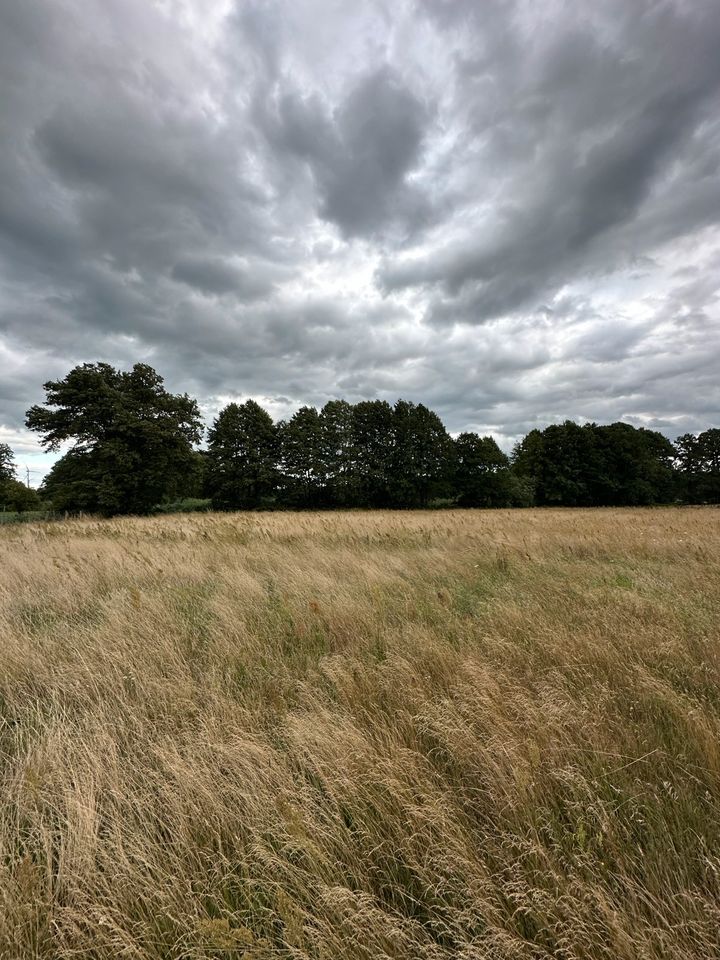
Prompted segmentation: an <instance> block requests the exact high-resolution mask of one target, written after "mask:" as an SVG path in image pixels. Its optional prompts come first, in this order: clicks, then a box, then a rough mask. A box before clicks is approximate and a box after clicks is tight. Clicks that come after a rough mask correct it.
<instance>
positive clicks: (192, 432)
mask: <svg viewBox="0 0 720 960" xmlns="http://www.w3.org/2000/svg"><path fill="white" fill-rule="evenodd" d="M45 390H46V392H47V406H45V407H42V406H35V407H32V408H31V409H30V410H29V411H28V414H27V425H28V426H29V427H30V428H31V429H33V430H37V431H38V432H39V433H41V434H42V438H43V443H44V445H45V446H46V447H48V448H49V449H50V450H57V449H59V448H60V447H61V446H62V445H64V444H66V443H71V444H72V446H71V447H70V449H69V450H68V451H67V453H65V455H64V456H63V457H61V458H60V460H58V462H57V463H56V464H55V465H54V467H53V468H52V470H51V471H50V474H49V475H48V477H47V478H46V480H45V483H44V486H43V489H42V491H41V492H42V493H43V495H44V496H45V498H46V499H47V500H48V501H49V502H50V503H51V504H52V507H53V509H55V510H56V511H73V512H75V511H85V512H91V513H93V512H97V513H104V514H116V513H147V512H149V511H151V510H158V509H162V510H169V509H172V506H171V505H172V504H173V503H177V502H179V501H181V500H182V499H183V498H194V500H195V501H197V502H198V503H203V504H204V503H206V502H209V503H211V505H212V507H213V508H215V509H219V510H247V509H258V508H266V509H268V508H269V509H274V508H287V507H290V508H295V509H301V508H331V507H346V508H352V507H394V508H411V507H428V506H431V505H458V506H462V507H514V506H521V507H528V506H535V505H537V506H570V507H588V506H644V505H651V504H659V503H676V502H690V503H718V502H720V430H718V429H710V430H706V431H705V432H704V433H701V434H699V435H698V436H694V435H692V434H686V435H684V436H682V437H679V438H678V440H677V444H676V445H675V446H674V445H673V444H672V443H671V442H670V441H669V440H668V439H667V438H666V437H665V436H663V435H662V434H661V433H658V432H656V431H654V430H647V429H644V428H640V429H638V428H636V427H633V426H631V425H630V424H627V423H612V424H607V425H598V424H595V423H586V424H583V425H580V424H577V423H574V422H573V421H571V420H566V421H565V422H564V423H561V424H552V425H551V426H549V427H546V428H545V429H544V430H531V431H530V433H528V434H527V436H526V437H524V439H523V440H522V441H521V442H520V443H519V444H517V446H516V447H515V449H514V451H513V453H512V455H511V456H507V455H506V454H505V453H503V451H502V450H501V449H500V448H499V447H498V445H497V443H496V441H495V440H494V439H493V438H492V437H481V436H479V435H477V434H475V433H470V432H466V433H461V434H460V435H459V436H458V437H456V438H454V439H453V437H451V436H450V434H449V433H448V432H447V430H446V429H445V426H444V425H443V423H442V421H441V420H440V418H439V417H438V415H437V414H436V413H434V412H433V411H432V410H429V409H428V408H427V407H426V406H424V405H423V404H422V403H417V404H416V403H411V402H410V401H407V400H398V401H397V403H395V405H394V406H391V405H390V404H389V403H387V401H385V400H366V401H362V402H360V403H356V404H350V403H348V402H347V401H345V400H331V401H330V402H328V403H326V404H325V406H324V407H323V408H322V409H321V410H317V409H316V408H315V407H309V406H304V407H301V408H300V409H299V410H297V411H296V412H295V413H294V414H293V416H292V417H291V418H290V419H289V420H287V421H281V422H280V423H277V424H276V423H274V422H273V420H272V418H271V417H270V415H269V414H268V413H267V411H265V410H263V408H262V407H261V406H259V404H257V403H256V402H255V401H254V400H248V401H246V402H245V403H243V404H238V403H230V404H228V406H226V407H225V408H224V409H223V410H221V411H220V413H219V414H218V416H217V417H216V419H215V420H214V422H213V424H212V426H211V427H210V429H209V432H208V445H207V450H198V449H195V446H196V445H197V444H198V443H199V441H200V437H201V433H202V429H201V426H200V417H199V413H198V407H197V403H196V401H195V400H193V399H191V398H190V397H188V396H187V394H183V395H177V396H175V395H172V394H170V393H168V392H167V391H166V390H165V389H164V387H163V380H162V377H160V376H159V375H158V374H157V373H156V372H155V371H154V370H153V369H152V368H151V367H149V366H147V365H145V364H136V365H135V366H134V367H133V369H132V370H131V371H130V372H122V371H119V370H115V369H114V368H113V367H111V366H109V365H108V364H105V363H95V364H84V365H83V366H80V367H75V369H73V370H71V371H70V373H69V374H68V375H67V377H66V378H65V379H64V380H61V381H56V382H50V383H46V384H45ZM3 497H4V500H3V499H2V498H3ZM202 498H206V499H205V500H203V499H202ZM189 502H193V500H192V499H191V500H190V501H189ZM3 504H5V509H6V510H31V509H36V508H37V505H38V504H37V496H36V494H35V493H34V491H28V490H27V489H26V488H25V487H23V486H22V485H21V484H19V483H18V481H16V480H15V479H14V467H13V463H12V453H11V451H10V448H9V447H7V446H5V445H1V444H0V509H2V508H3Z"/></svg>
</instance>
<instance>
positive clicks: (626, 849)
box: [0, 509, 720, 960]
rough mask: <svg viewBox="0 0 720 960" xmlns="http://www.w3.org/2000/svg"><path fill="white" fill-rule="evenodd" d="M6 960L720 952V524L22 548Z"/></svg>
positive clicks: (147, 530) (99, 537)
mask: <svg viewBox="0 0 720 960" xmlns="http://www.w3.org/2000/svg"><path fill="white" fill-rule="evenodd" d="M0 570H1V572H2V573H1V577H0V777H1V790H2V799H1V806H0V957H2V958H3V960H5V958H10V960H15V958H17V960H21V958H40V960H49V958H76V957H83V958H108V960H109V958H117V957H128V958H152V960H160V958H188V960H190V958H193V960H196V958H198V960H199V958H210V957H212V958H219V957H222V958H230V957H245V958H248V960H262V958H271V957H286V958H295V960H304V958H308V960H309V958H317V960H343V958H347V960H351V958H352V960H358V958H359V960H363V958H365V960H377V958H423V960H441V958H462V960H471V958H478V960H479V958H498V960H499V958H503V960H504V958H508V960H510V958H542V957H548V958H549V957H553V958H568V960H569V958H578V960H580V958H582V960H595V958H607V960H610V958H612V960H618V958H620V960H622V958H625V960H638V958H657V960H660V958H663V960H666V958H703V960H707V958H711V957H717V956H720V949H719V947H718V944H719V943H720V657H719V652H718V651H719V647H718V640H719V632H720V631H719V629H718V625H719V623H720V512H718V511H717V510H711V509H668V510H637V511H633V510H604V511H567V512H561V511H551V510H547V511H516V512H452V513H404V514H386V513H372V514H340V513H334V514H326V515H320V514H314V515H312V514H300V515H288V514H283V515H261V514H256V515H248V514H236V515H212V514H211V515H203V516H197V517H188V516H183V517H182V518H161V519H144V520H138V519H125V520H117V521H108V522H94V521H78V522H67V523H62V524H55V525H49V524H48V525H37V526H31V525H30V526H25V527H17V528H4V529H2V530H0Z"/></svg>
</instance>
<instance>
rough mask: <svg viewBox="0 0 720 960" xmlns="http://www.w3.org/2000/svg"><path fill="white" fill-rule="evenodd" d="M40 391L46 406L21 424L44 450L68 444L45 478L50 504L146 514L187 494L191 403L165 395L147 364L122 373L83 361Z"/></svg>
mask: <svg viewBox="0 0 720 960" xmlns="http://www.w3.org/2000/svg"><path fill="white" fill-rule="evenodd" d="M45 391H46V394H47V401H46V402H47V406H46V407H42V406H34V407H32V408H31V409H30V410H29V411H28V413H27V420H26V423H27V426H28V427H29V428H30V429H31V430H37V431H38V432H39V433H40V434H42V442H43V444H44V446H46V447H47V448H48V449H50V450H58V449H59V448H60V447H61V445H63V444H64V443H66V442H71V443H72V444H73V445H72V447H71V449H70V450H69V451H68V452H67V453H66V454H65V455H64V456H63V457H61V459H60V460H59V461H58V462H57V463H56V464H55V466H54V467H53V469H52V470H51V471H50V474H49V475H48V477H47V478H46V480H45V484H44V488H45V492H46V494H47V496H48V497H49V498H50V499H51V500H52V502H53V506H54V507H55V509H57V510H85V511H91V512H98V513H103V514H116V513H146V512H147V511H149V510H150V509H151V508H152V507H153V506H154V505H155V504H157V503H159V502H162V501H163V500H166V499H172V498H177V497H181V496H183V495H185V494H186V493H190V492H193V490H192V487H193V484H194V481H195V475H196V471H197V466H198V457H197V454H196V453H195V451H194V450H193V445H194V444H197V443H199V441H200V437H201V425H200V415H199V412H198V407H197V402H196V401H195V400H193V399H191V398H190V397H188V396H187V394H183V395H177V396H175V395H173V394H170V393H168V392H167V391H166V390H165V389H164V387H163V379H162V377H161V376H160V375H159V374H157V373H156V372H155V370H153V369H152V367H149V366H147V365H146V364H142V363H137V364H135V366H134V367H133V368H132V370H131V371H129V372H123V371H119V370H115V369H114V368H113V367H111V366H110V365H109V364H106V363H94V364H88V363H86V364H83V365H82V366H79V367H75V368H74V369H73V370H71V371H70V373H69V374H68V375H67V376H66V377H65V379H64V380H57V381H50V382H49V383H46V384H45Z"/></svg>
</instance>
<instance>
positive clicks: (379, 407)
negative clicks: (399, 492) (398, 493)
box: [352, 400, 393, 507]
mask: <svg viewBox="0 0 720 960" xmlns="http://www.w3.org/2000/svg"><path fill="white" fill-rule="evenodd" d="M392 440H393V408H392V407H391V406H390V404H389V403H387V402H386V401H385V400H363V401H361V402H360V403H356V404H355V405H354V406H353V408H352V451H353V457H354V469H353V477H354V483H355V488H356V502H357V504H358V505H359V506H363V507H386V506H388V505H389V503H390V486H391V479H392V469H393V468H392V455H393V450H392Z"/></svg>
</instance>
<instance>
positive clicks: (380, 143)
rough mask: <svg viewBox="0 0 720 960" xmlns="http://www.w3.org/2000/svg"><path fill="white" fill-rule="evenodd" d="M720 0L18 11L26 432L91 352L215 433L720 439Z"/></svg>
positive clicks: (15, 96) (2, 66)
mask: <svg viewBox="0 0 720 960" xmlns="http://www.w3.org/2000/svg"><path fill="white" fill-rule="evenodd" d="M719 48H720V7H719V6H718V4H717V3H716V2H715V0H637V2H633V3H627V2H626V0H608V2H607V3H603V4H594V3H590V2H579V3H576V4H572V5H568V4H566V3H563V2H561V0H548V2H545V3H543V4H542V5H539V6H538V5H535V6H533V5H527V4H524V3H519V2H518V3H513V2H511V0H502V2H500V0H486V2H483V3H477V2H476V0H403V2H400V3H389V2H387V0H374V2H369V3H367V4H352V5H351V4H338V3H334V2H330V0H295V2H290V0H266V2H260V0H257V2H249V0H237V2H232V0H204V2H202V3H201V2H200V0H157V2H156V3H153V2H148V0H82V2H80V0H52V2H50V3H48V2H46V0H24V2H23V3H17V2H15V0H0V89H2V91H3V95H2V98H1V99H0V143H2V147H0V441H4V442H10V443H11V444H12V445H13V446H14V448H15V449H16V452H17V458H18V462H19V463H21V464H24V463H29V464H34V469H35V470H36V471H37V473H36V479H37V478H39V476H40V475H41V472H42V470H43V469H44V468H45V467H46V465H47V460H46V458H44V457H42V456H40V455H36V451H37V449H38V448H37V445H36V443H35V441H34V439H33V438H31V437H29V436H28V435H27V433H26V432H25V431H24V428H23V426H22V424H23V420H24V411H25V410H26V409H27V407H29V406H30V405H31V404H32V403H35V402H38V401H40V400H41V399H42V388H41V385H42V383H43V381H45V380H47V379H49V378H52V377H56V376H62V375H63V374H64V373H65V372H66V371H67V370H68V369H69V368H70V367H71V366H72V365H74V364H76V363H79V362H83V361H94V360H106V361H108V362H111V363H114V364H116V365H127V364H130V363H132V362H134V361H136V360H144V361H147V362H150V363H152V364H154V365H155V366H156V367H157V368H158V370H159V371H160V372H161V373H163V374H164V375H165V377H166V379H167V382H168V385H169V386H170V387H171V388H173V389H182V390H188V391H189V392H193V393H195V394H196V395H197V396H198V397H199V398H200V400H201V402H202V405H203V409H204V410H205V412H206V414H207V416H208V417H212V415H213V413H214V412H215V411H216V410H217V409H218V408H219V406H221V405H222V404H224V403H225V402H227V400H229V399H231V398H238V399H240V398H243V399H244V398H246V397H254V398H255V399H257V400H258V401H259V402H261V403H264V404H265V405H266V406H267V407H268V409H269V410H270V411H271V413H273V415H274V416H284V415H287V414H288V413H289V412H291V411H292V410H293V409H295V408H296V407H298V406H300V405H301V404H303V403H315V404H321V403H323V402H325V401H326V400H328V399H330V398H334V397H340V396H344V397H346V398H347V399H348V400H351V401H357V400H360V399H365V398H372V397H382V398H386V399H390V400H394V399H395V398H397V397H398V396H403V397H406V398H407V399H412V400H422V401H423V402H426V403H428V404H429V405H430V406H432V407H433V408H434V409H436V410H437V411H438V412H439V413H440V414H441V416H442V417H443V418H444V419H445V421H446V423H447V424H448V426H449V427H450V428H451V429H452V430H454V431H457V430H462V429H475V430H479V431H481V432H489V433H492V434H493V435H495V436H496V438H497V439H498V440H499V441H500V442H501V443H502V444H503V445H504V446H505V447H506V448H509V447H510V446H511V445H512V443H513V441H514V440H515V439H517V438H518V437H519V436H520V435H521V434H522V433H524V432H525V431H527V430H528V429H530V428H531V427H533V426H536V425H544V424H546V423H548V422H552V421H555V420H560V419H564V418H567V417H572V418H576V419H594V420H598V421H609V420H615V419H624V420H626V421H627V422H630V423H634V424H636V425H642V424H647V425H650V426H653V427H656V428H658V429H662V430H663V431H664V432H665V433H667V434H668V435H669V436H674V435H676V434H678V433H681V432H685V431H687V430H701V429H705V428H706V427H708V426H711V425H715V426H717V425H719V424H720V385H719V383H718V378H717V373H716V371H717V369H718V366H719V365H720V309H719V307H718V286H719V285H720V283H719V281H718V277H719V276H720V272H719V268H720V107H719V104H720V58H718V56H717V50H718V49H719Z"/></svg>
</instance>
